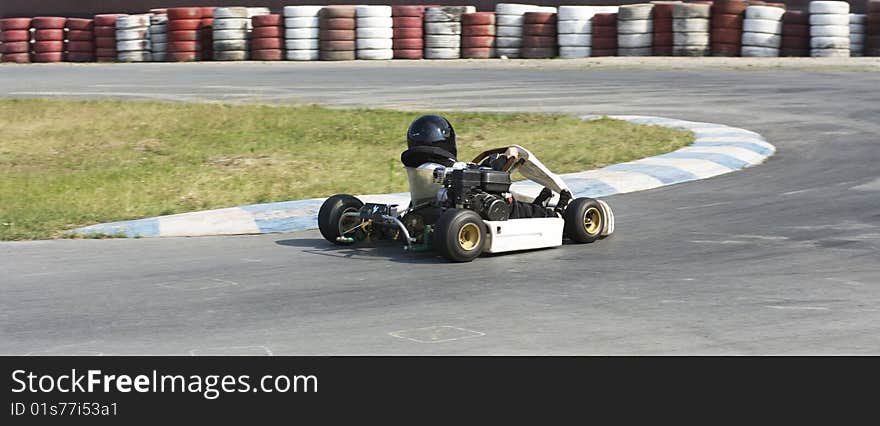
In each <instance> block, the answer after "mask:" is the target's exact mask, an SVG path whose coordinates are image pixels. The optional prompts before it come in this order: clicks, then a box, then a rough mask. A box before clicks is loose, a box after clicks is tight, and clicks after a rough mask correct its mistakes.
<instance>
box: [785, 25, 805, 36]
mask: <svg viewBox="0 0 880 426" xmlns="http://www.w3.org/2000/svg"><path fill="white" fill-rule="evenodd" d="M782 36H783V37H786V36H792V37H809V36H810V26H809V25H795V24H783V25H782Z"/></svg>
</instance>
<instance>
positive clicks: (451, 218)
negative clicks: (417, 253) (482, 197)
mask: <svg viewBox="0 0 880 426" xmlns="http://www.w3.org/2000/svg"><path fill="white" fill-rule="evenodd" d="M486 238H487V237H486V226H485V225H484V224H483V219H482V218H481V217H480V215H479V214H477V212H475V211H473V210H464V209H449V210H446V211H445V212H443V214H442V215H440V217H439V218H438V219H437V224H436V226H435V227H434V234H433V235H432V236H431V241H432V245H433V246H434V250H436V251H437V252H438V253H440V255H441V256H443V257H444V258H446V259H447V260H449V261H452V262H470V261H472V260H474V259H476V258H477V256H479V255H480V254H482V253H483V247H484V246H485V245H486Z"/></svg>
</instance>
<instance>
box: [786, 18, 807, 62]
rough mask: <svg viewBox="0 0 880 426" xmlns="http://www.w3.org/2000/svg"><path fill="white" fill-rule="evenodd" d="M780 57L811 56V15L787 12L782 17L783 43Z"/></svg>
mask: <svg viewBox="0 0 880 426" xmlns="http://www.w3.org/2000/svg"><path fill="white" fill-rule="evenodd" d="M779 56H786V57H803V56H810V15H808V14H807V13H806V12H803V11H800V10H787V11H785V13H784V14H783V15H782V42H781V44H780V49H779Z"/></svg>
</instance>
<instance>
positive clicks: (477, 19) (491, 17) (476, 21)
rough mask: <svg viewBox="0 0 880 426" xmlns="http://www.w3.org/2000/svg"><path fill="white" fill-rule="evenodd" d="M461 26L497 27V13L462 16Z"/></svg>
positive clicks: (477, 13)
mask: <svg viewBox="0 0 880 426" xmlns="http://www.w3.org/2000/svg"><path fill="white" fill-rule="evenodd" d="M461 25H463V26H467V25H495V12H475V13H465V14H463V15H461Z"/></svg>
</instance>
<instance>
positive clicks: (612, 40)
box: [593, 35, 617, 55]
mask: <svg viewBox="0 0 880 426" xmlns="http://www.w3.org/2000/svg"><path fill="white" fill-rule="evenodd" d="M596 49H598V50H614V51H615V52H616V51H617V36H615V37H596V36H595V35H594V36H593V50H594V51H595V50H596ZM615 55H616V53H615Z"/></svg>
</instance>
